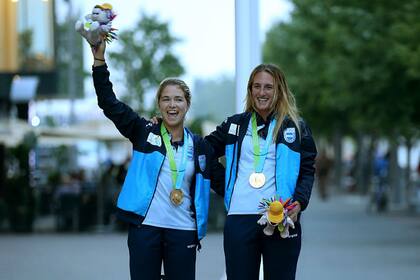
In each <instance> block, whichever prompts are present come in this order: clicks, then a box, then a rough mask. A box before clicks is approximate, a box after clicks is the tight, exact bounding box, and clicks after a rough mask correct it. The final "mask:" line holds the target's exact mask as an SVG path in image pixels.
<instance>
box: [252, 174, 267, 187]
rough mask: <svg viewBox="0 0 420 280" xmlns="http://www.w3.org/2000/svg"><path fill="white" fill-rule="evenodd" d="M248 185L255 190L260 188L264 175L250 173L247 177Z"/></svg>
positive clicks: (262, 184)
mask: <svg viewBox="0 0 420 280" xmlns="http://www.w3.org/2000/svg"><path fill="white" fill-rule="evenodd" d="M249 184H250V185H251V186H252V187H253V188H255V189H259V188H262V187H263V186H264V184H265V175H264V173H256V172H254V173H252V174H251V176H249Z"/></svg>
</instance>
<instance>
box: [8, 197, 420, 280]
mask: <svg viewBox="0 0 420 280" xmlns="http://www.w3.org/2000/svg"><path fill="white" fill-rule="evenodd" d="M314 196H315V195H314ZM365 209H366V207H365V199H363V198H361V197H357V196H348V195H345V196H336V197H334V198H332V199H331V200H329V201H327V202H320V201H319V200H318V199H317V198H316V197H314V198H313V199H312V201H311V204H310V206H309V208H308V209H307V211H305V214H304V216H303V221H302V223H303V246H302V252H301V257H300V260H299V265H298V273H297V279H298V280H314V279H340V280H347V279H349V280H350V279H371V280H376V279H378V280H379V279H380V280H387V279H393V280H394V279H396V278H397V279H401V280H403V279H417V278H418V277H419V275H420V217H419V216H417V217H415V216H408V215H407V214H397V213H388V214H382V215H378V214H368V213H366V211H365ZM202 245H203V248H202V251H201V252H200V253H199V254H198V256H197V280H220V279H223V273H224V259H223V249H222V234H221V233H210V234H209V235H208V236H207V237H206V238H205V240H204V241H203V242H202ZM0 279H2V280H21V279H34V280H37V279H60V280H67V279H89V280H91V279H101V280H107V279H109V280H111V279H112V280H113V279H129V271H128V256H127V247H126V235H125V234H120V233H108V234H92V233H91V234H49V233H48V234H30V235H9V234H2V235H0Z"/></svg>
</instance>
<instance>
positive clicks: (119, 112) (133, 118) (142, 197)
mask: <svg viewBox="0 0 420 280" xmlns="http://www.w3.org/2000/svg"><path fill="white" fill-rule="evenodd" d="M92 71H93V73H92V76H93V82H94V86H95V90H96V94H97V97H98V105H99V107H100V108H101V109H102V110H103V111H104V114H105V116H107V117H108V118H109V119H110V120H112V121H113V122H114V124H115V126H116V127H117V129H118V130H119V131H120V133H121V134H122V135H123V136H125V137H127V138H128V139H129V140H130V141H131V143H132V144H133V154H132V159H131V162H130V167H129V169H128V171H127V175H126V178H125V181H124V184H123V187H122V190H121V192H120V195H119V197H118V202H117V208H118V216H119V218H120V219H122V220H124V221H126V222H129V223H132V224H135V225H140V224H142V222H143V220H144V218H145V216H146V214H147V211H148V210H149V207H150V204H151V202H152V199H153V196H154V193H155V191H156V186H157V181H158V176H159V172H160V170H161V168H162V165H163V162H164V160H165V155H166V149H165V145H164V144H163V140H162V137H161V134H160V123H159V124H158V125H154V124H152V123H151V122H149V121H147V120H145V119H144V118H142V117H140V116H139V115H138V114H137V113H135V112H134V111H133V110H132V109H131V108H130V107H129V106H127V105H126V104H124V103H123V102H120V101H119V100H118V99H117V98H116V96H115V94H114V91H113V89H112V83H111V82H110V80H109V75H110V74H109V71H108V69H107V66H106V65H103V66H98V67H93V68H92ZM187 131H188V133H190V135H191V137H192V139H193V142H194V165H195V176H194V177H193V179H192V183H191V186H190V194H191V208H192V209H191V210H192V213H193V215H194V218H195V221H196V224H197V239H198V241H199V240H201V239H202V238H203V237H204V236H205V234H206V230H207V216H208V209H209V198H210V175H211V174H212V175H213V176H212V177H214V178H215V179H214V180H212V184H211V187H212V188H213V189H214V190H215V191H216V192H217V193H218V194H220V195H223V186H222V185H223V182H222V181H224V169H223V166H221V165H220V164H219V163H218V162H217V160H216V159H214V158H213V156H212V155H213V150H212V148H211V146H210V145H209V144H208V143H206V141H204V140H203V139H202V138H201V137H200V136H197V135H194V134H192V133H191V132H190V131H189V130H187Z"/></svg>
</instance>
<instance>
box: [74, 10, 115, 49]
mask: <svg viewBox="0 0 420 280" xmlns="http://www.w3.org/2000/svg"><path fill="white" fill-rule="evenodd" d="M115 16H116V14H115V13H114V11H113V10H112V5H111V4H107V3H105V4H102V5H96V6H95V7H94V8H93V10H92V13H91V14H88V15H86V16H85V17H84V19H82V20H78V21H77V22H76V25H75V28H76V31H77V32H79V33H80V34H81V35H82V36H83V37H84V38H85V39H86V40H87V41H88V43H89V44H90V45H91V46H92V47H94V48H96V47H97V46H98V45H99V44H100V43H101V41H102V39H105V41H106V42H107V43H109V42H111V41H112V40H113V39H117V35H116V34H115V30H116V29H115V28H113V27H112V20H113V19H114V18H115Z"/></svg>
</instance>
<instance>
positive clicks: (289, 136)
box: [283, 127, 296, 143]
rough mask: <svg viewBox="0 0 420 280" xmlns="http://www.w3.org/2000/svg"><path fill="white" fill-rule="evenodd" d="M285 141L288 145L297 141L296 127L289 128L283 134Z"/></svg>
mask: <svg viewBox="0 0 420 280" xmlns="http://www.w3.org/2000/svg"><path fill="white" fill-rule="evenodd" d="M283 137H284V140H285V141H286V142H287V143H293V142H295V140H296V130H295V128H294V127H288V128H286V129H285V130H284V132H283Z"/></svg>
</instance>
